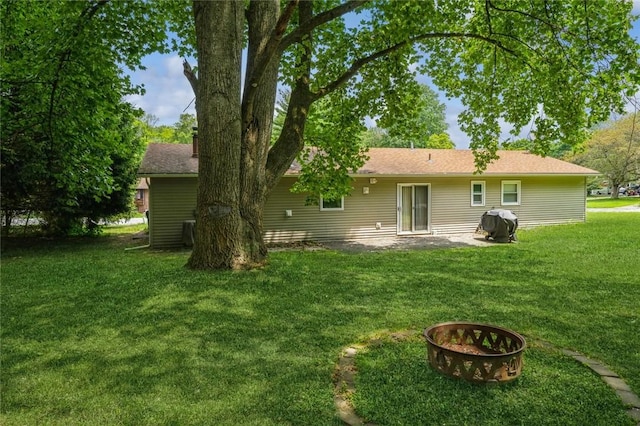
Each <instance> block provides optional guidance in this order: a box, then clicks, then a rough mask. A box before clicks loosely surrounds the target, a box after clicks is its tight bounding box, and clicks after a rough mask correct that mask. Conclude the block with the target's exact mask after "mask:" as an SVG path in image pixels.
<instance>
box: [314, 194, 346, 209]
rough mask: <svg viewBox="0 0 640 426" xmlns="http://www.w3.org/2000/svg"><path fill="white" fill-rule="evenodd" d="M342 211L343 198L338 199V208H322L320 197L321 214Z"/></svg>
mask: <svg viewBox="0 0 640 426" xmlns="http://www.w3.org/2000/svg"><path fill="white" fill-rule="evenodd" d="M342 210H344V197H340V207H324V198H323V197H320V211H321V212H331V211H342Z"/></svg>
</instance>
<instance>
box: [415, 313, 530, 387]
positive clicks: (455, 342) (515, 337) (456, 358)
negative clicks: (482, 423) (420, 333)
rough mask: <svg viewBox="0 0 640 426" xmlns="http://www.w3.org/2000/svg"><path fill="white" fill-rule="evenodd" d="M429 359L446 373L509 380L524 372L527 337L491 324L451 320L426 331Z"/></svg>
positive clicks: (477, 379)
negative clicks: (523, 356) (523, 355)
mask: <svg viewBox="0 0 640 426" xmlns="http://www.w3.org/2000/svg"><path fill="white" fill-rule="evenodd" d="M424 336H425V337H426V339H427V358H428V359H429V363H430V364H431V366H432V367H433V368H435V369H436V370H438V371H440V372H441V373H443V374H446V375H449V376H452V377H459V378H463V379H465V380H468V381H471V382H508V381H511V380H513V379H515V378H517V377H518V376H519V375H520V373H521V371H522V352H523V351H524V348H525V346H526V342H525V340H524V337H522V336H521V335H519V334H518V333H516V332H514V331H511V330H507V329H505V328H501V327H496V326H493V325H488V324H474V323H467V322H448V323H442V324H437V325H434V326H431V327H429V328H427V329H426V330H425V331H424Z"/></svg>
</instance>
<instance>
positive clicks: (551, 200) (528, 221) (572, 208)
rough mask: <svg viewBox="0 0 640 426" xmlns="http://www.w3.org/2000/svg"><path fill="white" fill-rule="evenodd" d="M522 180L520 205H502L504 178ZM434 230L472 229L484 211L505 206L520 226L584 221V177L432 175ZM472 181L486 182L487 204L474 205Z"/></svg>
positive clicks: (464, 230)
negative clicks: (514, 215) (448, 176)
mask: <svg viewBox="0 0 640 426" xmlns="http://www.w3.org/2000/svg"><path fill="white" fill-rule="evenodd" d="M504 180H518V181H520V196H521V201H520V205H517V206H512V205H507V206H502V205H501V195H502V194H501V193H502V181H504ZM432 181H433V182H434V183H433V185H432V188H433V196H432V222H431V225H432V230H433V231H435V232H436V233H442V234H447V233H459V232H473V231H474V230H475V229H476V227H477V225H478V223H479V222H480V217H481V216H482V214H483V213H484V212H485V211H487V210H491V209H494V208H495V209H506V210H511V211H513V212H514V213H515V214H516V216H518V223H519V226H521V227H532V226H537V225H551V224H561V223H568V222H583V221H584V220H585V217H586V186H585V178H584V177H582V176H576V177H522V178H519V179H518V178H513V177H505V178H493V177H491V178H484V177H482V176H478V177H474V178H457V179H446V178H439V179H437V180H436V179H433V180H432ZM471 181H484V182H485V205H484V206H471Z"/></svg>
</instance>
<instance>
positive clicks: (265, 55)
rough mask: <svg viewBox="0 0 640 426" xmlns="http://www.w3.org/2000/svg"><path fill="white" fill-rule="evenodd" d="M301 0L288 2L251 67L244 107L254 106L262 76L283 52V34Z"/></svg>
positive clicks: (245, 89) (247, 77)
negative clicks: (274, 59)
mask: <svg viewBox="0 0 640 426" xmlns="http://www.w3.org/2000/svg"><path fill="white" fill-rule="evenodd" d="M299 1H300V0H291V1H289V3H287V6H286V7H285V8H284V10H283V11H282V13H281V14H280V17H279V18H278V22H276V25H275V27H274V28H273V31H272V33H271V37H270V38H269V41H268V42H267V43H266V45H265V47H264V49H262V51H261V52H258V54H257V55H256V56H257V58H256V63H255V66H253V67H251V68H252V69H251V75H248V76H246V78H245V81H246V82H247V84H245V87H244V95H243V100H242V104H243V108H244V107H246V108H250V107H251V106H252V103H253V100H254V98H255V94H256V90H255V89H256V88H257V87H258V85H259V84H260V81H261V80H262V76H263V75H264V73H265V71H266V70H267V68H268V65H269V62H271V61H272V60H273V58H274V57H276V56H279V53H280V52H281V50H279V46H280V42H281V40H282V36H283V34H284V33H285V31H286V30H287V27H288V26H289V21H290V20H291V17H292V16H293V12H294V11H295V10H296V8H297V7H298V3H299ZM247 15H248V16H249V12H247ZM247 20H248V21H249V24H251V21H250V19H249V18H248V19H247ZM248 112H249V114H246V115H245V116H246V117H248V116H251V114H250V111H248Z"/></svg>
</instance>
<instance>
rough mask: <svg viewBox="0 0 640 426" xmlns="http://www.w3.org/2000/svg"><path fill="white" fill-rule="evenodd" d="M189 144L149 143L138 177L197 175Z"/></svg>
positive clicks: (195, 162)
mask: <svg viewBox="0 0 640 426" xmlns="http://www.w3.org/2000/svg"><path fill="white" fill-rule="evenodd" d="M192 154H193V148H192V146H191V144H173V143H151V144H149V145H148V146H147V152H145V154H144V158H143V159H142V164H140V168H139V169H138V175H139V176H154V175H156V176H162V175H197V174H198V159H197V158H194V157H192Z"/></svg>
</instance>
